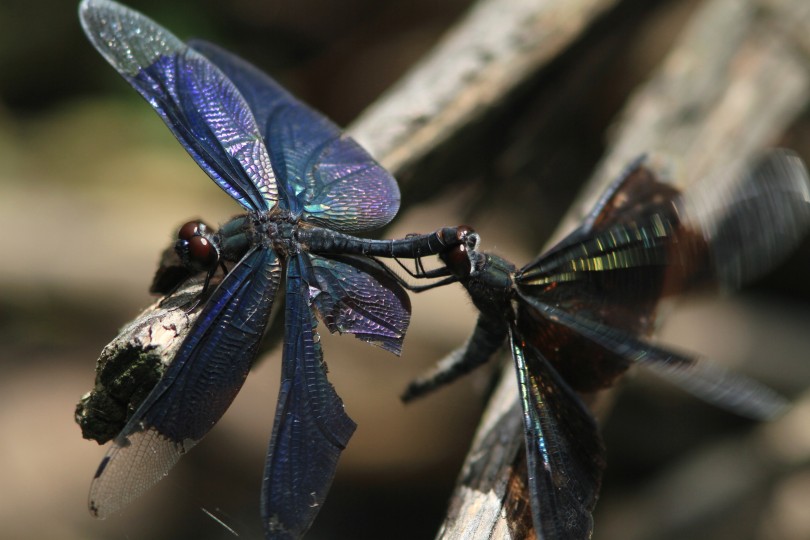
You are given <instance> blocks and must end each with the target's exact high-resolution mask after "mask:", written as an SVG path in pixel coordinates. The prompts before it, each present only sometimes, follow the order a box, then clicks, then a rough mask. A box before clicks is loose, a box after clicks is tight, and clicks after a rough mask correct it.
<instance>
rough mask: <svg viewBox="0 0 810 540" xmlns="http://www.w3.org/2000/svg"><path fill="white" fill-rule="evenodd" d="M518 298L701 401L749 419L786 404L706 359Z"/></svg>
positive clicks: (775, 411)
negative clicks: (658, 375) (666, 379)
mask: <svg viewBox="0 0 810 540" xmlns="http://www.w3.org/2000/svg"><path fill="white" fill-rule="evenodd" d="M522 299H523V300H524V302H526V304H527V305H529V306H531V307H532V308H533V309H534V310H535V311H536V313H538V314H539V315H540V316H542V317H544V318H546V319H547V320H548V321H550V322H551V323H555V324H559V325H562V326H564V327H567V328H569V329H570V330H572V331H573V332H575V333H576V334H577V335H578V336H580V337H582V338H584V339H586V340H588V341H590V342H591V343H593V344H595V345H596V346H598V347H599V348H602V349H604V350H605V351H607V352H608V353H610V354H611V355H613V356H614V357H617V358H620V359H623V360H624V362H626V363H627V364H628V365H629V364H640V365H644V366H646V367H648V368H650V369H652V370H654V371H656V372H657V373H660V374H662V375H664V376H666V377H667V378H669V379H671V380H673V381H674V382H676V383H677V384H679V385H680V386H681V387H682V388H683V389H684V390H687V391H688V392H690V393H692V394H693V395H695V396H696V397H698V398H700V399H703V400H704V401H706V402H708V403H711V404H713V405H716V406H718V407H722V408H724V409H727V410H729V411H731V412H734V413H736V414H740V415H743V416H747V417H750V418H754V419H770V418H773V417H774V416H776V415H778V414H779V413H781V412H782V411H783V410H784V409H785V407H786V405H787V402H786V401H785V399H784V398H783V397H782V396H780V395H779V394H777V393H776V392H774V391H773V390H771V389H770V388H768V387H767V386H765V385H763V384H761V383H759V382H757V381H755V380H753V379H749V378H748V377H745V376H743V375H740V374H736V373H733V372H731V371H729V370H727V369H725V368H723V367H722V366H720V365H718V364H716V363H714V362H711V361H709V360H707V359H700V360H698V359H697V358H695V357H694V356H691V355H689V354H684V353H680V352H678V351H675V350H673V349H668V348H664V347H658V346H656V345H653V344H651V343H648V342H646V341H644V340H642V339H640V338H638V337H636V336H635V335H633V334H632V333H630V332H626V331H623V330H621V329H618V328H614V327H611V326H607V325H605V324H602V323H599V322H597V321H593V320H589V319H586V318H584V317H581V316H577V315H572V314H570V313H567V312H566V311H565V310H562V309H560V308H558V307H556V306H553V305H551V304H546V303H544V302H542V301H540V300H539V299H537V298H533V297H529V296H522Z"/></svg>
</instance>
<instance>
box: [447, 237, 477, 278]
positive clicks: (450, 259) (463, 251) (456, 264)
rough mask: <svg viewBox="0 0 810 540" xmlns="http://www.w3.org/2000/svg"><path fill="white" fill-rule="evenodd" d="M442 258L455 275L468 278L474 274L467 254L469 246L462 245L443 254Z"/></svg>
mask: <svg viewBox="0 0 810 540" xmlns="http://www.w3.org/2000/svg"><path fill="white" fill-rule="evenodd" d="M440 258H441V259H442V260H443V261H444V264H446V265H447V268H449V269H450V271H451V272H453V274H455V275H456V276H458V277H462V278H466V277H469V276H470V273H471V272H472V262H471V261H470V257H469V255H468V253H467V246H465V245H464V244H460V245H458V246H455V247H453V248H452V249H449V250H447V251H445V252H444V253H442V254H441V255H440Z"/></svg>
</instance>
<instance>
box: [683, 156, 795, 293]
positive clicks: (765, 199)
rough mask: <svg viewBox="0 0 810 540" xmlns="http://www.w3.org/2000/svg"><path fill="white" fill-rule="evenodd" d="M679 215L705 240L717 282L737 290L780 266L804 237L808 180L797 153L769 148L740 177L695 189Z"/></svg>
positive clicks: (709, 183) (686, 195)
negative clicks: (741, 285)
mask: <svg viewBox="0 0 810 540" xmlns="http://www.w3.org/2000/svg"><path fill="white" fill-rule="evenodd" d="M680 211H681V213H682V214H683V215H684V216H685V222H686V224H687V225H688V226H690V227H692V228H694V229H695V230H697V231H700V233H701V234H702V235H703V236H704V237H705V238H706V239H707V241H708V244H709V252H710V254H711V264H712V271H713V275H714V277H715V279H717V280H718V281H719V282H720V283H721V284H723V285H725V286H727V287H731V288H736V287H738V286H739V285H740V284H742V283H746V282H748V281H750V280H752V279H754V278H756V277H758V276H760V275H762V274H763V273H765V272H766V271H767V270H769V269H770V268H773V267H774V266H775V265H776V264H778V263H779V262H781V261H782V260H783V259H784V258H785V257H787V255H788V254H789V253H790V252H791V251H792V250H793V249H794V248H795V247H796V245H797V244H798V243H799V242H800V241H801V239H802V238H803V237H804V236H805V234H806V233H807V230H808V228H810V179H808V174H807V169H806V168H805V165H804V163H803V162H802V160H801V159H800V158H799V157H798V156H797V155H796V154H794V153H793V152H791V151H789V150H773V151H771V152H768V153H766V154H764V155H763V156H761V157H760V158H759V159H757V160H755V161H754V162H753V164H752V165H751V166H750V168H749V169H748V170H747V171H746V173H745V174H743V175H742V176H726V177H720V178H717V179H715V181H714V182H702V183H700V184H699V185H697V186H695V189H692V190H689V191H688V192H686V194H685V195H684V197H683V200H682V201H681V203H680Z"/></svg>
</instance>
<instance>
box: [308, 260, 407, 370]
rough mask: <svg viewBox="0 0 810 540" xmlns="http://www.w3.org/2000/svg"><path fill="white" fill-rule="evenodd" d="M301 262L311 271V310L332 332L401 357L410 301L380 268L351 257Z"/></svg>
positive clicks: (376, 264)
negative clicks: (373, 345) (313, 308)
mask: <svg viewBox="0 0 810 540" xmlns="http://www.w3.org/2000/svg"><path fill="white" fill-rule="evenodd" d="M302 256H306V257H308V258H309V261H310V264H311V268H312V279H310V280H308V281H309V286H310V297H311V298H312V305H313V306H314V307H315V308H316V309H317V310H318V314H319V315H320V316H321V319H322V320H323V322H324V324H326V326H327V328H329V330H330V331H331V332H340V333H348V334H354V335H355V337H357V338H358V339H361V340H363V341H368V342H370V343H373V344H375V345H378V346H380V347H382V348H383V349H385V350H388V351H391V352H393V353H394V354H399V353H400V352H402V341H403V339H405V332H406V331H407V330H408V323H409V322H410V318H411V301H410V299H409V298H408V294H407V293H406V292H405V291H404V290H403V289H402V287H401V286H400V285H399V284H398V283H397V282H396V281H395V280H394V279H393V278H392V277H391V275H390V274H389V273H388V272H386V270H385V269H384V268H383V267H382V265H381V264H379V263H378V262H376V261H374V260H373V259H369V258H367V257H359V256H352V255H329V256H321V255H313V254H309V255H302Z"/></svg>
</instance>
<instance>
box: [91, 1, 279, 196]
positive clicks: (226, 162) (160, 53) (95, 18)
mask: <svg viewBox="0 0 810 540" xmlns="http://www.w3.org/2000/svg"><path fill="white" fill-rule="evenodd" d="M79 16H80V19H81V22H82V27H83V28H84V31H85V34H87V37H88V38H89V39H90V41H91V43H92V44H93V46H95V48H96V49H97V50H98V51H99V52H100V53H101V54H102V56H104V58H105V59H106V60H107V61H108V62H109V63H110V64H111V65H112V66H113V67H114V68H115V69H116V70H118V72H119V73H120V74H121V75H122V76H123V77H124V79H126V80H127V82H129V83H130V84H131V85H132V86H133V87H134V88H135V89H136V90H137V91H138V92H139V93H140V94H141V95H142V96H143V97H144V98H146V100H147V101H148V102H149V104H150V105H152V107H153V108H154V109H155V110H156V111H157V113H158V114H159V115H160V117H161V118H162V119H163V121H164V122H165V123H166V125H167V126H168V127H169V129H170V130H171V131H172V133H174V135H175V137H177V139H178V140H179V141H180V143H181V144H182V145H183V146H184V147H185V149H186V150H187V151H188V153H189V154H191V156H192V157H193V158H194V160H195V161H196V162H197V163H198V164H199V165H200V167H202V168H203V170H205V172H206V173H208V175H209V176H210V177H211V178H212V179H213V180H214V182H216V183H217V184H218V185H219V186H220V187H221V188H222V189H223V190H225V192H227V193H228V194H229V195H230V196H231V197H233V198H234V199H236V200H237V202H239V204H241V205H242V206H243V207H245V208H247V209H248V210H269V209H270V208H272V206H273V205H274V204H275V202H276V201H277V200H278V188H277V186H276V179H275V176H274V174H273V169H272V167H271V166H270V158H269V155H268V152H267V149H266V147H265V145H264V141H263V140H262V137H261V133H260V132H259V128H258V126H257V124H256V120H255V119H254V117H253V115H252V113H251V111H250V108H249V107H248V104H247V103H246V102H245V100H244V99H243V98H242V96H241V95H240V94H239V91H238V90H237V89H236V87H235V86H234V85H233V84H232V83H231V82H230V81H229V80H228V78H227V77H226V76H225V75H224V74H223V73H222V72H221V71H220V70H219V69H218V68H217V67H216V66H215V65H214V64H212V63H211V62H210V61H208V60H207V59H206V58H205V57H204V56H202V55H200V54H199V53H197V52H196V51H194V50H192V49H190V48H189V47H188V46H187V45H186V44H184V43H183V42H181V41H180V40H179V39H177V37H175V36H174V35H173V34H171V33H170V32H169V31H168V30H166V29H165V28H163V27H161V26H160V25H158V24H156V23H155V22H154V21H152V20H151V19H149V18H147V17H145V16H143V15H141V14H140V13H138V12H136V11H133V10H131V9H129V8H127V7H124V6H122V5H120V4H117V3H115V2H112V1H109V0H83V2H82V3H81V5H80V7H79Z"/></svg>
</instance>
